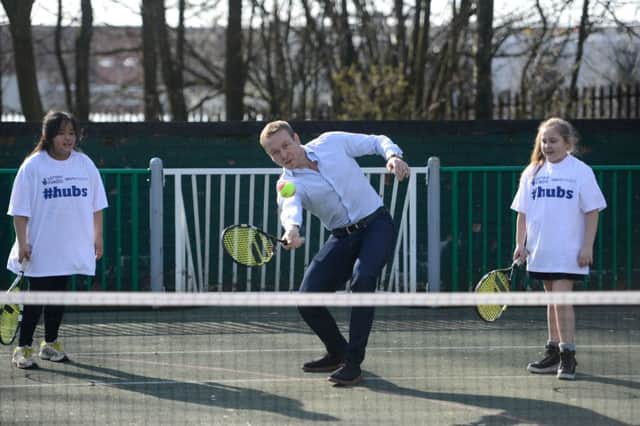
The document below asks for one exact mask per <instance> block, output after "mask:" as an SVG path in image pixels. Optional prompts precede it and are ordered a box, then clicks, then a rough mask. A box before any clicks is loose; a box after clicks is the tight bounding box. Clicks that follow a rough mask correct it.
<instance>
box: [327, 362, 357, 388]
mask: <svg viewBox="0 0 640 426" xmlns="http://www.w3.org/2000/svg"><path fill="white" fill-rule="evenodd" d="M328 380H329V381H330V382H332V383H336V384H338V385H342V386H351V385H355V384H356V383H360V382H361V381H362V370H360V366H358V365H354V364H345V365H344V366H342V367H341V368H340V369H339V370H338V371H336V372H335V373H333V374H332V375H331V376H329V379H328Z"/></svg>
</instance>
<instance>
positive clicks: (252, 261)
mask: <svg viewBox="0 0 640 426" xmlns="http://www.w3.org/2000/svg"><path fill="white" fill-rule="evenodd" d="M221 240H222V245H223V246H224V249H225V250H226V252H227V253H228V254H229V256H231V258H232V259H233V260H234V261H236V262H237V263H239V264H241V265H245V266H260V265H264V264H265V263H267V262H269V261H270V260H271V258H272V257H273V253H274V251H275V248H276V247H277V245H278V244H286V243H287V242H286V241H284V240H281V239H279V238H277V237H274V236H273V235H269V234H267V233H266V232H263V231H261V230H260V229H258V228H256V227H255V226H252V225H244V224H243V225H232V226H229V227H228V228H225V229H224V230H223V231H222V236H221Z"/></svg>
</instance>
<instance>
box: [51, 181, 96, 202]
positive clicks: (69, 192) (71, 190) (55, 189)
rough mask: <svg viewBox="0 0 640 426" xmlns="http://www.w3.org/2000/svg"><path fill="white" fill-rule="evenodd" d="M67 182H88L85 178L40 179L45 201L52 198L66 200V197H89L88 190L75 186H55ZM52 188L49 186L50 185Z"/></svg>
mask: <svg viewBox="0 0 640 426" xmlns="http://www.w3.org/2000/svg"><path fill="white" fill-rule="evenodd" d="M69 180H88V179H87V178H86V177H77V178H76V177H68V178H64V177H63V176H49V177H46V178H44V179H42V184H43V185H44V187H45V188H44V190H43V191H42V194H43V196H44V199H45V200H49V199H52V198H67V197H86V196H87V195H89V188H86V187H78V186H75V185H71V186H62V187H61V186H57V185H55V184H61V183H64V181H69ZM52 184H53V185H54V186H51V185H52Z"/></svg>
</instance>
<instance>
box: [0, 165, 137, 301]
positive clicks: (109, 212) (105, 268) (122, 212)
mask: <svg viewBox="0 0 640 426" xmlns="http://www.w3.org/2000/svg"><path fill="white" fill-rule="evenodd" d="M16 172H17V170H16V169H0V206H2V208H3V209H4V211H5V212H6V208H7V206H8V205H9V197H10V194H11V186H12V184H13V179H14V176H15V174H16ZM100 175H101V176H102V180H103V182H104V185H105V189H106V192H107V199H108V201H109V207H108V208H107V209H106V210H105V211H104V213H103V238H104V256H103V258H102V260H100V261H98V263H97V267H96V276H95V277H85V276H76V277H73V279H72V282H71V288H72V289H73V290H110V291H117V290H131V291H138V290H147V289H148V288H149V201H148V199H149V189H148V176H149V171H148V170H147V169H100ZM0 236H1V237H2V238H1V241H2V244H1V246H0V262H2V263H4V262H6V259H7V256H8V255H9V250H10V249H11V245H12V244H13V241H14V238H15V234H14V230H13V224H12V221H11V217H9V216H7V215H6V214H3V215H2V216H1V217H0ZM4 269H5V268H2V270H3V274H5V275H6V278H7V279H5V280H4V282H5V283H6V282H8V278H9V274H8V273H7V272H6V271H4Z"/></svg>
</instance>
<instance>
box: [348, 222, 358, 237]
mask: <svg viewBox="0 0 640 426" xmlns="http://www.w3.org/2000/svg"><path fill="white" fill-rule="evenodd" d="M344 229H345V231H347V235H351V234H353V233H354V232H356V231H359V230H360V229H362V228H361V226H360V222H358V223H354V224H353V225H348V226H345V228H344Z"/></svg>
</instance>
